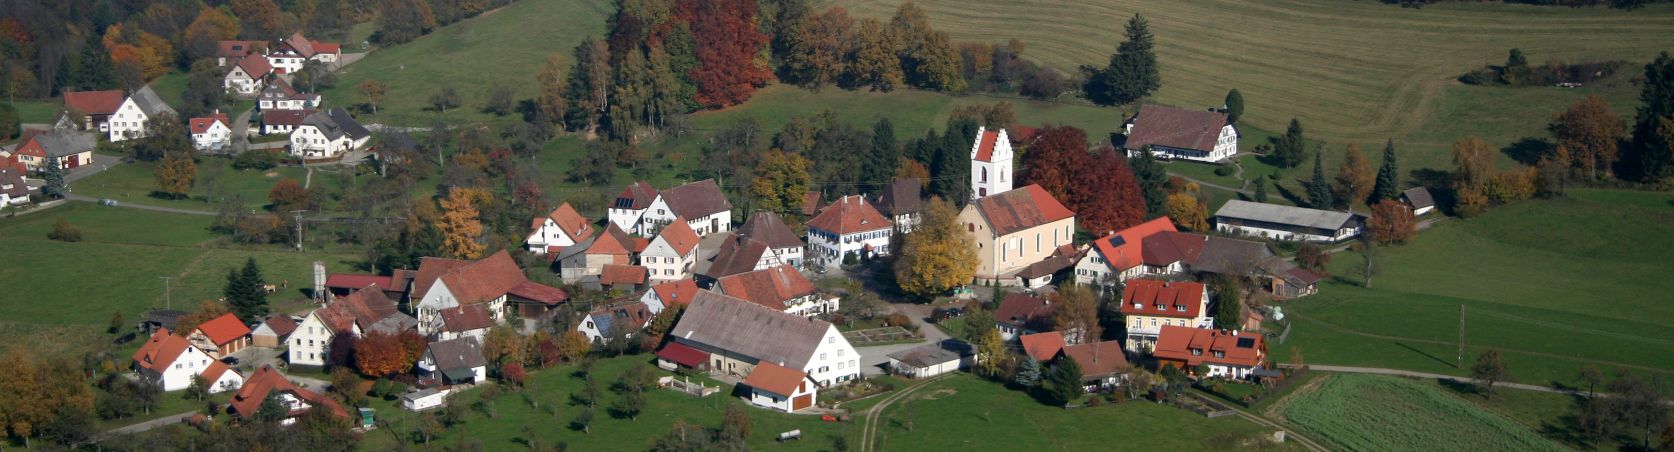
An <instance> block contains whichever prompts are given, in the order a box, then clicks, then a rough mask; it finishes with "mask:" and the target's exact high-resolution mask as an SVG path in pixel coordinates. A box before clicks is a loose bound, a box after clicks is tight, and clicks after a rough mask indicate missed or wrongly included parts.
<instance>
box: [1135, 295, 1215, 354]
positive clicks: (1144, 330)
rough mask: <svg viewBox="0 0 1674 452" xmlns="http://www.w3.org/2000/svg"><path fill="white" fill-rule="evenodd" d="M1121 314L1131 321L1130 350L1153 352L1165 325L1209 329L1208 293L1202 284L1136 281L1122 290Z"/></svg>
mask: <svg viewBox="0 0 1674 452" xmlns="http://www.w3.org/2000/svg"><path fill="white" fill-rule="evenodd" d="M1122 314H1123V315H1125V316H1127V318H1128V350H1132V351H1135V352H1139V351H1147V350H1150V349H1151V348H1152V347H1153V346H1155V345H1156V343H1157V333H1158V332H1159V331H1161V328H1162V327H1163V326H1165V325H1174V326H1179V327H1187V328H1208V327H1209V326H1210V325H1213V324H1214V321H1215V319H1214V318H1213V317H1209V290H1208V288H1206V287H1204V285H1203V283H1196V282H1179V281H1174V282H1170V281H1159V280H1155V279H1134V280H1130V281H1128V283H1127V286H1126V287H1124V288H1123V290H1122Z"/></svg>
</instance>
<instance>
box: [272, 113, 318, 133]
mask: <svg viewBox="0 0 1674 452" xmlns="http://www.w3.org/2000/svg"><path fill="white" fill-rule="evenodd" d="M318 111H319V110H278V109H267V110H262V135H272V134H276V133H284V134H289V133H291V132H294V131H296V128H297V127H298V126H301V125H302V121H303V120H306V119H308V116H310V115H313V114H314V113H316V112H318Z"/></svg>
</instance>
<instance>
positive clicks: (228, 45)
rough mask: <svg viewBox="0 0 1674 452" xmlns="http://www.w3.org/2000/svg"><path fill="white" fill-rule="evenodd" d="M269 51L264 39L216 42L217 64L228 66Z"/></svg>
mask: <svg viewBox="0 0 1674 452" xmlns="http://www.w3.org/2000/svg"><path fill="white" fill-rule="evenodd" d="M264 53H267V43H266V42H262V41H220V42H217V43H216V49H215V65H216V66H226V65H227V64H230V63H236V62H238V60H242V59H244V57H247V56H250V55H261V54H264Z"/></svg>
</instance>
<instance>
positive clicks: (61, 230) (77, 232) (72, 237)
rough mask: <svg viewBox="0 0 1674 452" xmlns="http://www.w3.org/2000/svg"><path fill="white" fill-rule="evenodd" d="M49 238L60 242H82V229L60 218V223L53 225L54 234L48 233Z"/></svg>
mask: <svg viewBox="0 0 1674 452" xmlns="http://www.w3.org/2000/svg"><path fill="white" fill-rule="evenodd" d="M47 238H49V239H52V240H57V241H60V242H80V241H81V229H78V228H76V227H75V225H72V224H70V222H69V221H68V220H65V219H63V218H59V219H58V221H56V222H54V223H52V232H48V233H47Z"/></svg>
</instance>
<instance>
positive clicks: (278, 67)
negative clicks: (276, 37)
mask: <svg viewBox="0 0 1674 452" xmlns="http://www.w3.org/2000/svg"><path fill="white" fill-rule="evenodd" d="M342 56H343V50H342V45H340V44H338V43H335V42H320V41H315V40H311V39H308V38H307V37H304V36H302V32H300V31H299V32H296V33H292V34H291V36H290V37H288V38H285V40H284V41H280V42H279V45H277V46H275V47H274V49H273V52H271V53H268V54H267V60H268V61H269V62H270V63H271V64H272V65H273V68H274V70H275V71H276V72H278V73H280V74H290V73H294V72H296V71H300V70H302V65H303V64H304V63H307V62H308V61H310V60H312V61H319V62H321V63H325V64H327V65H328V66H330V65H335V64H337V61H338V59H339V58H341V57H342Z"/></svg>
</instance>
